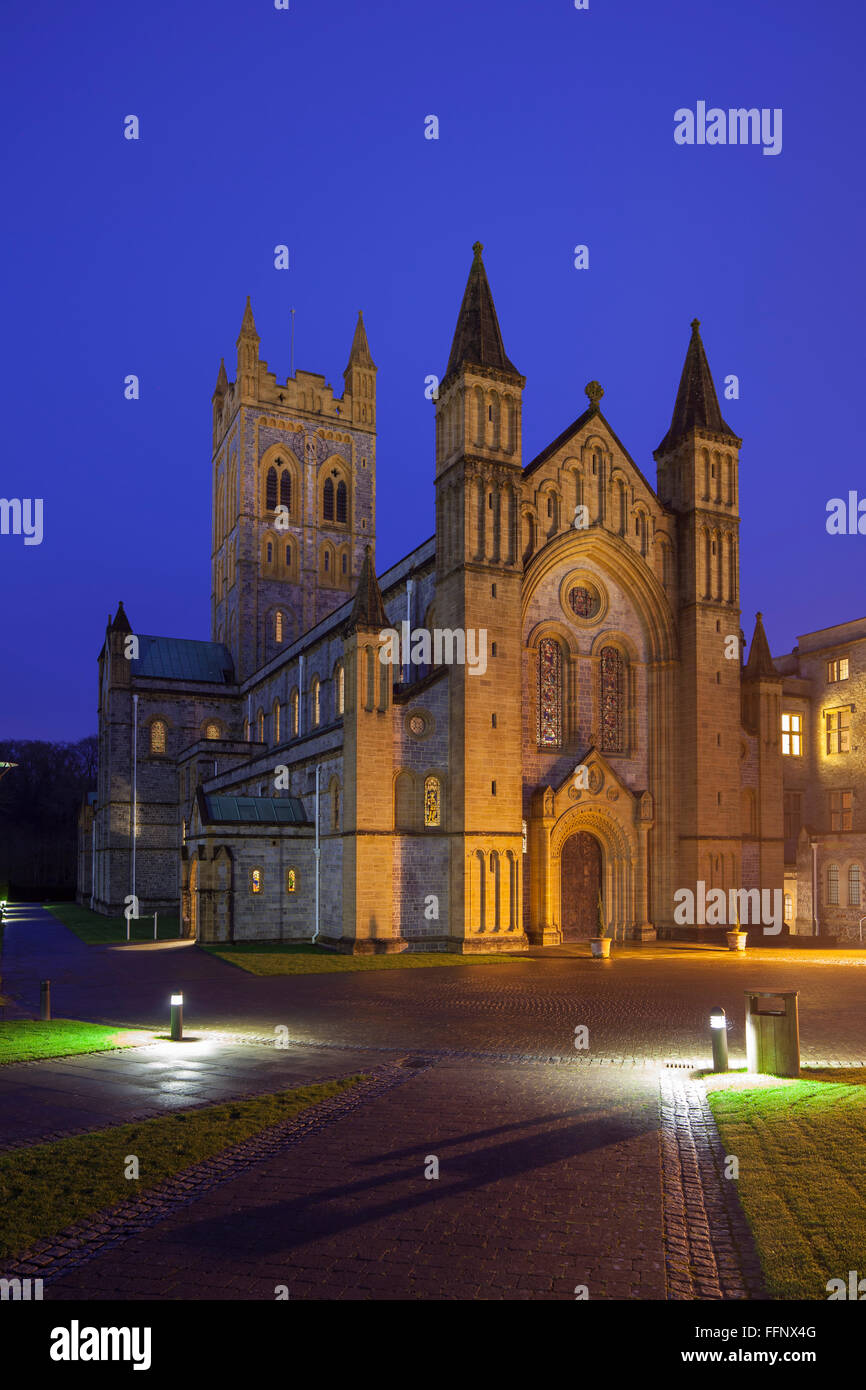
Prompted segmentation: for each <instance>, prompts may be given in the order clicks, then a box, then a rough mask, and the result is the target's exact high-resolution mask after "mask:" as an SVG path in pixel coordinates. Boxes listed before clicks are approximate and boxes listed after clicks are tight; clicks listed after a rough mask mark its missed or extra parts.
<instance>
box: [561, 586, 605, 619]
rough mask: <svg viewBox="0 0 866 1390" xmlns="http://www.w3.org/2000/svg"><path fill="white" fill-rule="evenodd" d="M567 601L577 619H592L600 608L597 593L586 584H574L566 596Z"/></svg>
mask: <svg viewBox="0 0 866 1390" xmlns="http://www.w3.org/2000/svg"><path fill="white" fill-rule="evenodd" d="M568 601H569V604H570V605H571V608H572V611H573V612H574V613H576V614H577V616H578V618H594V617H595V616H596V614H597V613H598V611H599V609H600V607H601V599H600V598H599V596H598V591H597V590H596V589H592V588H590V587H589V586H588V585H586V584H575V586H574V588H573V589H572V590H571V591H570V593H569V595H568Z"/></svg>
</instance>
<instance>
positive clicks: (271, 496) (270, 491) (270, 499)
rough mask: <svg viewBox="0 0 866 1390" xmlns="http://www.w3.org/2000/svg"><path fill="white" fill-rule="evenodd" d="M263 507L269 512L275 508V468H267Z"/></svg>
mask: <svg viewBox="0 0 866 1390" xmlns="http://www.w3.org/2000/svg"><path fill="white" fill-rule="evenodd" d="M265 507H266V508H267V510H268V511H269V512H273V511H276V508H277V470H276V468H269V469H268V476H267V479H266V481H265Z"/></svg>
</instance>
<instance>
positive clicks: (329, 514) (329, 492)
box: [322, 478, 334, 521]
mask: <svg viewBox="0 0 866 1390" xmlns="http://www.w3.org/2000/svg"><path fill="white" fill-rule="evenodd" d="M322 515H323V517H324V519H325V521H333V520H334V484H333V483H332V481H331V479H330V478H326V479H325V486H324V489H323V492H322Z"/></svg>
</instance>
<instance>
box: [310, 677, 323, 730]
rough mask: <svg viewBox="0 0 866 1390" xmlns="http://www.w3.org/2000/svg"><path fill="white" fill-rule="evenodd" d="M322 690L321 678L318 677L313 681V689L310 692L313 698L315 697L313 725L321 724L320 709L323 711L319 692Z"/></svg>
mask: <svg viewBox="0 0 866 1390" xmlns="http://www.w3.org/2000/svg"><path fill="white" fill-rule="evenodd" d="M320 689H321V687H320V685H319V678H318V676H317V677H316V679H315V680H314V681H313V685H312V689H311V691H310V693H311V695H312V697H313V723H314V724H318V722H319V713H320V709H321V704H320V700H319V691H320Z"/></svg>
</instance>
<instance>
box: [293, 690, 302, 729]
mask: <svg viewBox="0 0 866 1390" xmlns="http://www.w3.org/2000/svg"><path fill="white" fill-rule="evenodd" d="M299 708H300V701H299V699H298V692H297V690H293V691H292V737H293V738H297V737H298V710H299Z"/></svg>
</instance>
